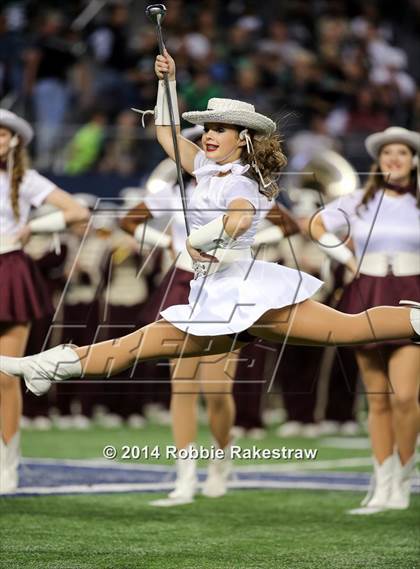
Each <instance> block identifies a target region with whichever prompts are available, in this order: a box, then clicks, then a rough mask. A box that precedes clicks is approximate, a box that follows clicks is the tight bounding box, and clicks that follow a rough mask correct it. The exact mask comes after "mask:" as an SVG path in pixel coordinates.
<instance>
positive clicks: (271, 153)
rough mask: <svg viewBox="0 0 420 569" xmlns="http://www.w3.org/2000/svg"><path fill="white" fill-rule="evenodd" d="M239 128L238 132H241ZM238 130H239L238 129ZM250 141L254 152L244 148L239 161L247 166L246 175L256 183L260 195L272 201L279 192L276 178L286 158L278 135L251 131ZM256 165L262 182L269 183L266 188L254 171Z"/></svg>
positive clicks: (284, 164)
mask: <svg viewBox="0 0 420 569" xmlns="http://www.w3.org/2000/svg"><path fill="white" fill-rule="evenodd" d="M242 129H243V127H242V128H240V130H242ZM238 130H239V129H238ZM249 135H250V137H251V140H252V144H253V147H254V152H251V153H248V152H247V150H246V148H245V150H244V152H243V153H242V157H241V160H242V162H243V163H244V164H249V165H250V166H251V168H250V169H249V172H248V175H249V176H250V177H251V178H252V179H253V180H255V181H256V182H257V183H258V187H259V188H258V189H259V191H260V193H262V194H264V195H265V196H266V197H267V198H268V199H269V200H272V199H274V198H275V197H276V196H277V195H278V194H279V192H280V188H279V186H278V185H277V178H278V177H279V175H280V171H281V170H282V169H283V168H284V167H285V166H286V164H287V158H286V156H285V154H284V153H283V149H282V140H281V137H280V135H279V134H277V133H273V134H270V135H259V134H256V133H255V132H253V131H249ZM255 164H257V165H258V168H259V169H260V172H261V175H262V177H263V178H264V180H268V181H270V182H271V183H270V185H269V186H268V187H267V188H264V187H262V186H261V180H260V178H259V176H258V173H257V171H256V169H255Z"/></svg>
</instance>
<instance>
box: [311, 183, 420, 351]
mask: <svg viewBox="0 0 420 569" xmlns="http://www.w3.org/2000/svg"><path fill="white" fill-rule="evenodd" d="M363 193H364V191H363V190H357V191H355V192H353V193H352V194H349V195H347V196H343V197H341V198H338V199H337V200H334V201H333V202H330V203H329V204H328V205H326V206H325V209H324V210H323V211H322V212H321V216H322V221H323V223H324V226H325V228H326V229H327V231H329V232H332V233H334V232H337V231H339V230H342V229H344V231H345V232H346V233H347V232H348V231H350V235H351V238H352V240H353V243H354V248H355V256H356V259H357V262H358V266H359V272H360V276H358V277H357V278H355V279H354V280H353V281H352V282H351V283H350V284H349V285H347V286H346V287H345V289H344V293H343V297H342V299H341V301H340V304H339V306H338V308H339V309H340V310H342V311H344V312H348V313H351V314H355V313H359V312H363V311H364V310H366V309H368V308H371V307H373V306H379V305H389V306H398V303H399V301H400V300H401V298H420V256H419V247H420V225H419V209H418V208H417V205H416V198H415V196H414V195H413V194H412V193H410V192H407V193H405V194H402V195H399V196H391V195H388V194H386V193H385V191H384V190H378V191H377V192H376V193H375V195H374V196H373V198H372V199H371V200H370V201H369V202H368V203H367V205H366V206H364V205H360V204H361V200H362V196H363ZM409 343H410V341H409V340H400V341H392V342H389V344H394V345H404V344H409ZM373 345H376V344H373ZM369 346H370V347H372V344H370V345H368V347H369Z"/></svg>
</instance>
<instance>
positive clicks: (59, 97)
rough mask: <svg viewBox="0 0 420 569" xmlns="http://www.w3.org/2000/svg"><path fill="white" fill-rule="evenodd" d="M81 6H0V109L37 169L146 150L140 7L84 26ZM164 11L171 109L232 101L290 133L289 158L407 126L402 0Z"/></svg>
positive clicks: (149, 44)
mask: <svg viewBox="0 0 420 569" xmlns="http://www.w3.org/2000/svg"><path fill="white" fill-rule="evenodd" d="M89 4H90V3H89V2H87V1H86V0H84V1H82V0H79V1H76V2H72V3H70V4H67V5H62V4H59V3H54V2H34V1H32V0H28V1H27V2H25V3H21V2H14V1H11V2H8V3H6V5H5V7H4V8H3V9H2V12H1V14H0V97H1V100H2V106H3V107H9V108H12V110H15V111H18V112H19V113H20V114H22V115H24V116H25V117H26V118H28V119H29V120H30V121H31V122H32V123H33V124H35V127H36V134H37V136H36V147H35V148H34V154H35V157H36V165H37V166H38V167H39V168H41V169H46V170H48V169H55V170H56V171H61V172H65V173H68V174H72V175H76V174H79V173H83V172H87V171H92V170H93V171H101V172H118V173H120V174H123V175H127V174H130V173H137V172H142V171H143V170H144V169H145V168H146V169H147V168H148V167H150V160H149V158H150V151H149V149H150V148H151V147H152V146H154V143H153V142H151V143H150V144H149V145H148V146H144V145H143V144H139V139H143V138H146V139H147V138H148V137H149V138H151V137H152V126H151V125H150V129H151V131H150V132H149V130H148V129H146V132H142V131H141V129H139V128H138V119H137V117H136V116H135V115H134V114H133V113H131V112H130V111H129V110H128V109H130V107H137V108H142V109H149V108H150V109H151V108H153V107H154V104H155V95H156V94H155V82H154V79H153V62H154V57H155V55H156V37H155V31H154V29H153V26H151V25H150V23H148V22H147V20H146V18H145V16H144V6H142V3H141V2H139V3H130V2H127V1H126V2H124V1H115V2H110V3H107V5H106V6H105V7H103V9H101V10H100V11H99V12H98V13H97V14H96V16H95V17H94V18H92V19H90V20H89V19H88V18H84V17H83V10H84V9H85V8H86V7H88V6H89ZM169 4H170V6H169V5H168V6H169V7H170V10H168V13H167V16H166V19H165V37H166V41H167V46H168V49H169V50H170V51H171V53H172V54H173V55H174V56H175V58H176V61H177V67H178V69H177V78H178V91H179V94H180V99H181V108H182V109H187V108H188V109H191V108H194V109H197V110H200V109H203V108H205V106H206V104H207V100H208V99H209V98H210V97H213V96H226V97H231V98H241V99H242V100H246V101H249V102H250V103H253V104H255V105H256V106H257V107H258V108H259V109H260V111H261V112H263V113H266V114H269V115H271V116H273V118H275V119H277V120H278V121H280V126H281V130H282V132H283V133H284V134H285V135H286V138H287V140H290V141H291V142H293V135H295V134H297V133H299V138H298V139H296V140H295V144H294V145H293V144H291V145H290V146H291V148H292V149H293V152H296V151H298V150H299V149H300V146H301V145H305V144H307V143H308V140H309V143H312V144H314V143H317V142H318V141H319V140H321V139H322V140H323V141H324V143H325V144H326V145H327V146H328V145H329V146H331V145H336V146H339V147H340V145H341V149H342V150H343V152H344V153H345V155H346V156H347V157H348V158H349V159H351V158H352V157H354V158H355V160H356V161H357V159H359V161H360V154H361V151H360V141H361V140H362V139H363V137H364V136H365V135H366V134H368V133H369V132H373V131H378V130H382V129H384V128H386V127H387V126H389V125H391V124H398V125H401V126H405V127H407V128H411V129H413V130H418V129H419V127H420V124H419V121H420V90H419V88H418V84H417V83H418V79H419V71H418V68H417V69H416V61H418V55H419V49H420V47H419V41H418V38H416V29H417V30H418V25H419V23H420V9H419V7H418V3H416V2H414V1H411V0H405V1H404V2H403V3H402V4H401V3H400V4H395V3H392V2H380V3H379V2H375V1H370V2H346V1H344V0H329V1H320V0H313V1H311V2H302V1H297V0H296V1H290V2H287V3H284V4H283V5H281V3H278V2H271V1H267V2H265V3H264V6H260V5H258V4H257V2H255V1H249V2H246V1H245V0H237V1H233V0H231V1H229V2H219V1H217V0H209V1H203V2H193V1H188V0H184V1H183V0H171V2H170V3H169ZM402 5H403V7H404V9H402ZM81 14H82V16H81ZM302 133H303V134H304V135H307V136H302ZM296 146H298V148H296ZM145 149H147V150H146V151H145ZM145 156H147V158H145ZM155 157H156V161H158V160H159V154H156V151H155Z"/></svg>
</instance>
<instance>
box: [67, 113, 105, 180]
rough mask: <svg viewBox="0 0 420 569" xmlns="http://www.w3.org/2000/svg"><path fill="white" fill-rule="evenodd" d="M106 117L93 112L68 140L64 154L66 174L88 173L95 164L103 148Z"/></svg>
mask: <svg viewBox="0 0 420 569" xmlns="http://www.w3.org/2000/svg"><path fill="white" fill-rule="evenodd" d="M105 124H106V115H105V114H104V113H103V112H100V111H97V112H94V113H93V114H92V116H91V118H90V120H89V122H87V123H86V124H85V125H84V126H82V128H81V129H79V130H78V131H77V132H76V134H75V135H74V136H73V138H72V139H71V140H70V142H69V144H68V146H67V148H66V150H65V153H66V155H67V156H66V162H65V165H64V171H65V173H66V174H71V175H77V174H83V173H84V172H88V171H89V170H91V169H92V168H93V166H94V165H95V164H96V162H97V160H98V158H99V156H100V153H101V150H102V146H103V141H104V136H105Z"/></svg>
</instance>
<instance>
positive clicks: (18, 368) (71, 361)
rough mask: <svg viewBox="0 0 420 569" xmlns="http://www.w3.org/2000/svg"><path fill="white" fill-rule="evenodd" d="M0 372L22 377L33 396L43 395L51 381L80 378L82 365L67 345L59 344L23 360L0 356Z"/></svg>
mask: <svg viewBox="0 0 420 569" xmlns="http://www.w3.org/2000/svg"><path fill="white" fill-rule="evenodd" d="M0 371H2V372H4V373H7V374H9V375H16V376H18V377H23V379H24V380H25V384H26V387H27V388H28V389H29V391H32V393H34V394H35V395H43V394H44V393H47V391H48V390H49V389H50V387H51V381H54V380H55V381H62V380H65V379H68V378H70V377H80V376H81V375H82V364H81V362H80V359H79V357H78V355H77V354H76V352H75V351H74V350H73V349H72V348H71V347H70V346H69V345H66V344H60V345H59V346H55V348H51V349H50V350H46V351H45V352H41V353H39V354H35V355H34V356H27V357H25V358H12V357H9V356H0Z"/></svg>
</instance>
